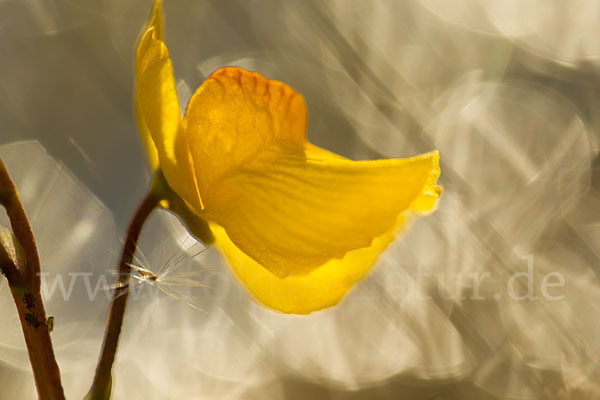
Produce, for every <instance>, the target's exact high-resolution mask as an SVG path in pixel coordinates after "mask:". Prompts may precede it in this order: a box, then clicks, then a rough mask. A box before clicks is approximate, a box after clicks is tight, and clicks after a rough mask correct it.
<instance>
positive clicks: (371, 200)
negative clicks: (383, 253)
mask: <svg viewBox="0 0 600 400" xmlns="http://www.w3.org/2000/svg"><path fill="white" fill-rule="evenodd" d="M316 149H318V148H315V147H314V146H310V147H307V149H306V153H305V154H299V153H297V152H292V151H285V150H281V149H278V150H276V151H273V152H268V153H264V154H262V155H261V157H258V158H255V159H253V160H252V162H248V163H247V164H245V165H243V166H240V167H238V168H237V169H236V170H235V172H232V173H230V175H228V176H227V177H226V178H224V179H223V180H221V181H219V182H214V183H213V184H212V189H211V194H210V199H211V205H210V207H207V209H206V214H205V218H206V219H208V220H210V221H212V222H216V223H217V224H219V225H220V226H222V227H223V228H224V229H225V230H226V232H227V235H228V237H229V238H230V239H231V241H232V242H233V243H234V244H235V245H236V246H237V247H238V248H239V249H240V250H241V251H243V252H244V253H246V254H247V255H248V256H250V257H251V258H253V259H254V260H256V261H257V262H258V263H259V264H261V265H262V266H264V267H265V268H267V269H268V270H269V271H270V272H271V273H273V274H275V275H277V276H278V277H280V278H283V277H286V276H300V275H306V274H309V273H310V272H311V271H313V270H314V269H315V268H317V267H319V266H321V265H323V264H324V263H326V262H328V261H329V260H331V259H334V258H337V259H340V258H343V257H344V256H345V254H346V253H347V252H349V251H351V250H355V249H359V248H365V247H369V246H371V244H372V241H373V239H374V238H376V237H379V236H381V235H384V234H385V233H386V232H388V231H390V229H393V228H394V226H395V224H396V222H397V220H398V217H399V216H400V215H401V214H402V213H404V212H406V211H409V210H411V206H413V207H414V209H413V210H414V211H418V212H420V213H424V212H426V211H429V210H431V209H432V208H433V207H434V206H435V199H437V198H438V197H439V194H440V191H439V188H437V187H436V186H435V185H436V182H437V179H438V176H439V173H440V170H439V167H438V159H439V155H438V153H437V152H432V153H428V154H424V155H421V156H418V157H413V158H409V159H390V160H378V161H350V160H345V159H340V158H339V157H333V156H327V154H326V153H325V152H323V151H320V150H316Z"/></svg>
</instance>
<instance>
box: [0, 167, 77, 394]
mask: <svg viewBox="0 0 600 400" xmlns="http://www.w3.org/2000/svg"><path fill="white" fill-rule="evenodd" d="M0 203H1V204H2V205H3V206H4V208H5V209H6V214H7V215H8V218H9V219H10V224H11V227H12V231H13V233H14V235H15V237H16V239H17V241H18V242H19V243H20V244H21V246H22V247H23V250H24V253H25V258H26V261H25V262H23V263H20V264H19V265H16V264H13V265H12V266H11V265H9V264H10V263H7V264H2V265H0V268H1V269H2V271H3V272H4V274H5V275H6V278H7V280H8V284H9V287H10V291H11V293H12V296H13V299H14V301H15V304H16V306H17V312H18V313H19V319H20V321H21V327H22V328H23V335H24V337H25V343H26V345H27V352H28V353H29V361H30V362H31V367H32V369H33V376H34V379H35V385H36V387H37V391H38V396H39V398H40V399H42V400H46V399H50V400H55V399H64V398H65V395H64V392H63V388H62V385H61V381H60V370H59V368H58V364H57V363H56V358H55V356H54V349H53V347H52V340H51V339H50V332H49V331H48V326H47V325H46V311H45V310H44V303H43V302H42V296H41V294H40V259H39V257H38V252H37V247H36V245H35V239H34V237H33V232H32V230H31V226H30V225H29V221H28V220H27V215H26V214H25V210H24V209H23V206H22V205H21V201H20V199H19V193H18V191H17V188H16V187H15V185H14V183H13V182H12V180H11V179H10V177H9V175H8V171H7V170H6V166H5V165H4V163H3V162H2V160H1V159H0Z"/></svg>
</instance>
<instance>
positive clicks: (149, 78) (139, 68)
mask: <svg viewBox="0 0 600 400" xmlns="http://www.w3.org/2000/svg"><path fill="white" fill-rule="evenodd" d="M161 6H162V1H160V0H157V1H155V3H154V6H153V8H152V13H151V14H150V19H149V21H148V26H147V27H146V29H145V31H144V33H143V34H142V37H141V39H140V42H139V44H138V49H137V57H136V61H137V62H136V90H135V102H136V113H137V117H138V123H139V129H140V133H141V135H142V140H143V142H144V144H145V145H146V149H147V152H148V157H149V159H150V164H151V166H152V168H153V169H156V168H158V167H159V166H160V168H161V169H162V171H163V173H164V175H165V177H166V178H167V180H168V182H169V184H170V185H171V186H172V187H173V189H174V190H175V191H176V192H177V193H179V194H180V195H182V196H183V197H185V198H186V199H188V201H189V202H192V204H191V205H192V206H193V207H195V208H196V209H202V201H201V199H200V197H199V196H198V190H197V187H196V184H195V173H194V170H195V168H194V167H193V160H192V158H191V155H190V153H189V143H188V142H187V137H186V136H185V134H184V129H183V124H182V119H181V111H180V108H179V99H178V97H177V91H176V87H175V79H174V77H173V65H172V63H171V58H170V57H169V51H168V49H167V46H166V45H165V43H164V41H163V32H162V31H163V28H162V25H163V23H162V11H161Z"/></svg>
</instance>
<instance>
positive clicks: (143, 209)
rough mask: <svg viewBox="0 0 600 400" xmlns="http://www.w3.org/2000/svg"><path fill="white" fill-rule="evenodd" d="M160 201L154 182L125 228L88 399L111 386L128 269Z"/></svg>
mask: <svg viewBox="0 0 600 400" xmlns="http://www.w3.org/2000/svg"><path fill="white" fill-rule="evenodd" d="M160 201H161V197H160V195H159V194H158V193H157V190H155V186H153V188H152V189H151V190H150V192H149V193H148V194H147V195H146V197H145V198H144V200H143V201H142V203H141V204H140V205H139V206H138V208H137V210H136V211H135V214H134V215H133V218H132V220H131V223H130V224H129V227H128V228H127V237H126V238H125V244H124V246H123V253H122V254H121V261H120V262H119V267H118V273H119V284H118V285H117V288H116V289H115V292H114V294H113V299H112V303H111V307H110V311H109V313H108V321H107V324H106V330H105V332H104V342H103V344H102V352H101V354H100V359H99V360H98V366H97V367H96V375H95V376H94V382H93V383H92V387H91V388H90V391H89V392H88V394H87V396H86V399H87V400H106V399H109V398H110V393H111V389H112V375H111V370H112V365H113V363H114V361H115V354H116V352H117V345H118V342H119V335H120V333H121V326H122V325H123V316H124V314H125V306H126V305H127V297H128V295H129V276H130V273H131V267H130V264H131V262H132V260H133V255H134V253H135V250H136V248H137V241H138V238H139V236H140V232H141V230H142V226H143V225H144V221H146V219H147V218H148V216H149V215H150V213H151V212H152V210H153V209H154V208H155V207H156V206H157V205H158V203H159V202H160Z"/></svg>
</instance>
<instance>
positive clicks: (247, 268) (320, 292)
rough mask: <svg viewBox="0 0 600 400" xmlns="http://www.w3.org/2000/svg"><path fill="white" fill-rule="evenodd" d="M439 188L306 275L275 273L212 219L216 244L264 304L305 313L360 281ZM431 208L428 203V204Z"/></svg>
mask: <svg viewBox="0 0 600 400" xmlns="http://www.w3.org/2000/svg"><path fill="white" fill-rule="evenodd" d="M435 193H437V196H439V188H437V187H435V186H428V187H426V188H425V189H424V191H423V193H422V194H421V196H419V197H417V198H416V199H415V201H414V202H413V204H412V205H411V207H410V208H409V210H407V211H405V212H404V213H402V214H400V215H399V216H398V218H397V219H396V222H395V224H394V226H393V227H392V228H391V229H388V230H387V231H386V232H384V233H383V234H382V235H380V236H379V237H376V238H375V239H374V240H373V242H372V243H371V245H370V246H368V247H363V248H359V249H355V250H351V251H349V252H347V253H346V254H345V255H344V256H343V258H336V259H331V260H329V261H327V262H325V263H324V264H323V265H320V266H318V267H317V268H315V269H313V270H312V271H310V272H309V273H308V274H306V275H300V276H287V277H278V276H276V275H274V274H272V273H271V272H270V271H268V270H267V269H265V268H263V266H262V265H261V264H259V263H258V262H257V261H255V260H254V259H252V258H251V257H249V256H248V255H247V254H246V253H244V252H243V251H242V250H240V248H238V247H237V246H236V245H235V244H234V243H233V242H232V241H231V239H230V238H229V237H228V235H227V233H226V232H225V229H223V228H222V227H220V226H218V225H216V224H214V223H212V224H211V225H210V227H211V231H212V232H213V234H214V236H215V238H216V244H217V247H218V248H219V250H220V251H222V252H223V253H224V255H225V257H226V258H227V260H228V261H229V263H230V265H231V267H232V269H233V271H234V272H235V274H236V275H237V277H238V278H239V279H240V280H241V281H242V283H243V284H244V285H245V286H246V288H247V289H248V290H249V291H250V292H251V293H252V295H253V296H254V297H255V298H256V299H257V300H258V301H260V302H261V303H263V304H264V305H265V306H267V307H270V308H272V309H275V310H279V311H281V312H285V313H293V314H308V313H310V312H313V311H317V310H320V309H323V308H326V307H331V306H333V305H335V304H337V303H338V302H339V301H340V300H341V299H342V298H343V296H344V295H345V294H346V293H347V292H348V290H349V289H350V288H351V287H352V286H353V285H354V284H355V283H356V282H358V281H360V280H361V279H362V278H363V277H364V276H365V275H366V274H367V272H368V271H369V269H370V268H371V267H372V266H373V265H374V264H375V262H376V261H377V258H378V257H379V255H380V254H381V252H383V251H384V250H385V248H386V247H387V246H388V245H389V244H390V243H391V242H392V241H393V239H394V236H395V234H396V233H398V232H399V231H400V230H402V228H403V227H404V226H405V225H406V224H407V223H408V222H409V221H410V220H411V219H412V217H413V216H414V215H418V214H421V213H422V212H423V211H424V210H423V207H422V206H423V205H428V206H429V205H431V206H433V205H432V199H433V198H437V196H436V195H435ZM429 210H431V207H429Z"/></svg>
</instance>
